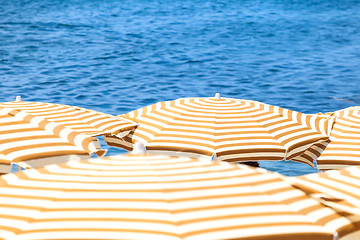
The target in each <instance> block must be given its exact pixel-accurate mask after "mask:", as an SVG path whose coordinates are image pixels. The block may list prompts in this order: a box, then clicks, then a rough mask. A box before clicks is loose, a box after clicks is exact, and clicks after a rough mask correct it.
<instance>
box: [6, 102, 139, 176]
mask: <svg viewBox="0 0 360 240" xmlns="http://www.w3.org/2000/svg"><path fill="white" fill-rule="evenodd" d="M134 126H136V125H135V124H133V123H130V122H127V121H125V120H121V119H118V118H116V117H114V116H111V115H108V114H104V113H100V112H96V111H92V110H87V109H82V108H78V107H73V106H66V105H61V104H52V103H40V102H25V101H14V102H8V103H0V173H8V172H10V171H11V166H10V165H11V164H12V163H17V164H18V165H20V166H22V167H25V168H30V167H39V166H44V165H45V164H49V163H58V162H64V161H68V160H78V159H84V158H88V157H89V154H93V153H96V154H97V155H98V156H103V155H104V154H105V153H106V150H101V146H100V142H99V140H98V139H96V138H93V136H98V135H105V134H117V136H123V134H126V132H129V129H131V128H133V127H134Z"/></svg>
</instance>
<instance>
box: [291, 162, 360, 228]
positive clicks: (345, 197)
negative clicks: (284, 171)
mask: <svg viewBox="0 0 360 240" xmlns="http://www.w3.org/2000/svg"><path fill="white" fill-rule="evenodd" d="M288 180H290V183H292V184H293V185H294V186H295V187H298V188H300V189H301V190H302V191H304V192H306V193H308V194H309V195H311V196H312V197H314V198H317V199H318V200H319V201H321V202H322V203H323V204H325V205H327V206H330V207H332V208H334V209H338V210H339V211H344V212H345V213H348V214H353V215H357V218H358V219H359V223H360V166H353V167H348V168H344V169H340V170H329V171H325V172H321V173H313V174H308V175H303V176H299V177H293V178H288Z"/></svg>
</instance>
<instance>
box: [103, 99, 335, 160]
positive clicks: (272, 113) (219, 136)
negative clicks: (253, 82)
mask: <svg viewBox="0 0 360 240" xmlns="http://www.w3.org/2000/svg"><path fill="white" fill-rule="evenodd" d="M121 117H122V118H125V119H128V120H129V121H134V122H136V123H137V124H138V127H137V128H136V129H135V130H134V131H132V132H131V133H130V134H129V135H127V136H125V137H124V138H118V137H115V136H107V137H106V138H105V141H106V143H107V144H108V145H110V146H114V147H121V148H124V149H126V150H131V149H132V145H133V143H135V142H141V143H142V144H144V145H145V146H146V149H147V151H148V152H150V153H160V154H170V155H175V156H190V157H202V158H207V159H217V160H223V161H229V162H238V161H258V160H283V159H286V160H288V159H291V158H293V157H295V156H298V155H300V154H301V153H303V152H304V151H305V150H306V149H307V148H309V147H310V146H312V145H313V144H315V143H319V142H323V141H326V140H328V139H329V137H328V134H329V131H330V130H331V127H332V123H333V119H332V118H331V117H328V116H315V115H307V114H303V113H299V112H295V111H291V110H287V109H283V108H280V107H276V106H271V105H268V104H264V103H260V102H257V101H251V100H242V99H232V98H181V99H177V100H174V101H167V102H159V103H157V104H154V105H150V106H147V107H144V108H141V109H138V110H135V111H133V112H130V113H127V114H124V115H121Z"/></svg>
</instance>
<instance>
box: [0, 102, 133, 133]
mask: <svg viewBox="0 0 360 240" xmlns="http://www.w3.org/2000/svg"><path fill="white" fill-rule="evenodd" d="M0 107H5V108H11V109H16V110H18V111H21V112H25V113H27V114H31V115H34V116H37V117H41V118H43V119H46V120H48V121H50V122H54V123H57V124H61V125H62V126H64V127H67V128H70V129H72V130H74V131H77V132H79V133H83V134H86V135H88V136H92V137H95V136H100V135H118V136H119V137H122V136H124V135H126V134H128V133H129V132H130V130H131V129H133V128H134V127H135V126H136V124H134V123H131V122H128V121H126V120H124V119H120V118H118V117H115V116H113V115H110V114H106V113H102V112H98V111H94V110H91V109H86V108H82V107H78V106H70V105H64V104H56V103H46V102H28V101H21V98H19V97H18V98H17V101H13V102H3V103H0Z"/></svg>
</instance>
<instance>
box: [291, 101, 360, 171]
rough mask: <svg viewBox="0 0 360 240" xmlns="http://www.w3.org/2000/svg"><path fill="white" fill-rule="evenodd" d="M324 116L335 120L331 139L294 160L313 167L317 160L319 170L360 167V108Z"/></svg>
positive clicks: (316, 145) (350, 108) (347, 109)
mask: <svg viewBox="0 0 360 240" xmlns="http://www.w3.org/2000/svg"><path fill="white" fill-rule="evenodd" d="M322 116H332V117H334V118H335V123H334V126H333V129H332V130H331V133H330V139H329V140H328V141H325V142H322V143H318V144H315V145H314V146H312V147H311V148H309V149H308V150H307V151H305V152H304V153H303V154H302V155H300V156H297V157H295V158H294V159H293V160H294V161H298V162H304V163H308V164H309V165H313V159H315V160H316V164H317V168H318V169H319V170H330V169H340V168H345V167H349V166H353V165H360V107H349V108H346V109H342V110H339V111H335V112H331V113H325V114H322Z"/></svg>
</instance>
